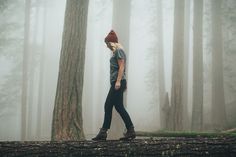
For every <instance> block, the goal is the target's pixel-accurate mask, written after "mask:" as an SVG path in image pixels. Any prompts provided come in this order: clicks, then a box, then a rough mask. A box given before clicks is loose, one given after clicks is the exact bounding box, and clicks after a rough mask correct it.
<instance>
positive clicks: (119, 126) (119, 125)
mask: <svg viewBox="0 0 236 157" xmlns="http://www.w3.org/2000/svg"><path fill="white" fill-rule="evenodd" d="M130 6H131V1H130V0H128V1H127V0H113V17H112V28H113V29H114V31H115V32H116V33H117V35H118V41H119V43H121V44H122V46H123V47H124V50H125V53H126V57H127V61H126V77H127V81H128V62H129V61H128V58H129V26H130ZM121 10H122V11H121ZM126 98H127V92H124V105H125V106H126V104H127V103H126V102H127V99H126ZM112 118H113V122H112V124H111V131H110V132H111V133H110V134H109V136H110V137H112V138H118V137H120V136H122V133H123V129H124V127H123V126H124V125H123V122H122V119H121V117H120V115H119V114H118V113H117V112H116V111H115V109H114V108H113V115H112Z"/></svg>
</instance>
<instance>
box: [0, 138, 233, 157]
mask: <svg viewBox="0 0 236 157" xmlns="http://www.w3.org/2000/svg"><path fill="white" fill-rule="evenodd" d="M0 155H1V157H9V156H11V157H15V156H33V157H34V156H35V157H37V156H50V157H58V156H70V157H80V156H81V157H82V156H83V157H84V156H91V157H92V156H107V157H108V156H113V157H118V156H119V157H121V156H129V157H137V156H152V157H156V156H164V157H165V156H166V157H167V156H175V157H193V156H204V157H210V156H214V157H225V156H227V157H232V156H235V155H236V143H235V138H232V137H222V138H221V137H218V138H215V137H214V138H202V137H196V138H190V137H188V138H185V137H175V138H173V137H162V138H151V139H139V140H132V141H129V142H128V141H118V140H112V141H105V142H93V141H64V142H0Z"/></svg>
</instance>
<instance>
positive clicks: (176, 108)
mask: <svg viewBox="0 0 236 157" xmlns="http://www.w3.org/2000/svg"><path fill="white" fill-rule="evenodd" d="M184 13H185V0H175V9H174V39H173V65H172V87H171V111H170V112H171V118H170V121H172V122H169V123H170V124H171V126H170V129H171V130H182V129H183V62H184Z"/></svg>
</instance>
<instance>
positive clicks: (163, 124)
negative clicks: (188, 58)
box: [157, 0, 169, 129]
mask: <svg viewBox="0 0 236 157" xmlns="http://www.w3.org/2000/svg"><path fill="white" fill-rule="evenodd" d="M157 22H158V24H157V38H158V39H157V40H158V44H157V53H158V84H159V99H160V101H159V103H160V104H159V107H160V109H159V110H160V125H161V128H162V129H166V127H167V124H166V116H167V115H166V114H165V112H164V110H165V108H166V107H165V106H164V105H166V104H165V93H166V91H165V90H166V89H165V73H164V56H163V33H162V32H163V26H162V1H161V0H158V1H157ZM168 105H169V104H168Z"/></svg>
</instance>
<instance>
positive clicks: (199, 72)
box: [192, 0, 203, 131]
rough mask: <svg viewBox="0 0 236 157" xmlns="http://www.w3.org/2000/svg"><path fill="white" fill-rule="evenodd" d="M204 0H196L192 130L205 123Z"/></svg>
mask: <svg viewBox="0 0 236 157" xmlns="http://www.w3.org/2000/svg"><path fill="white" fill-rule="evenodd" d="M202 20H203V0H194V17H193V110H192V130H195V131H201V130H202V125H203V46H202V44H203V43H202V42H203V35H202V33H203V32H202V29H203V25H202V24H203V23H202Z"/></svg>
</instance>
